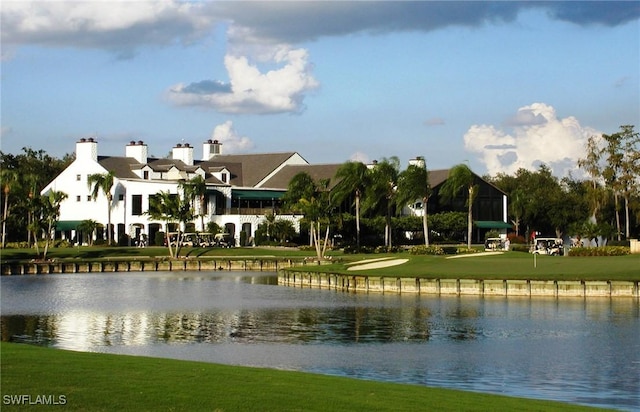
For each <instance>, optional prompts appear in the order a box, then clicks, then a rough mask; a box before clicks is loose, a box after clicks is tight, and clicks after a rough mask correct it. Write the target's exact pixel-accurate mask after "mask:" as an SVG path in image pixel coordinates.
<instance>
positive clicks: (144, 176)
mask: <svg viewBox="0 0 640 412" xmlns="http://www.w3.org/2000/svg"><path fill="white" fill-rule="evenodd" d="M142 178H143V179H144V180H149V171H148V170H145V171H144V172H142Z"/></svg>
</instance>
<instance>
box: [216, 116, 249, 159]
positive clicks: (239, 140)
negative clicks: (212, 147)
mask: <svg viewBox="0 0 640 412" xmlns="http://www.w3.org/2000/svg"><path fill="white" fill-rule="evenodd" d="M211 139H213V140H217V141H219V142H220V143H222V145H223V148H222V150H223V153H238V152H244V151H247V150H249V149H252V148H253V142H252V141H251V139H249V138H248V137H245V136H240V135H239V134H238V132H236V130H235V129H234V128H233V122H232V121H231V120H227V121H226V122H224V123H223V124H219V125H217V126H216V127H215V128H214V129H213V132H212V133H211Z"/></svg>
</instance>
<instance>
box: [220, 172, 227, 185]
mask: <svg viewBox="0 0 640 412" xmlns="http://www.w3.org/2000/svg"><path fill="white" fill-rule="evenodd" d="M221 177H222V179H220V180H222V182H223V183H227V174H226V173H223V174H222V176H221Z"/></svg>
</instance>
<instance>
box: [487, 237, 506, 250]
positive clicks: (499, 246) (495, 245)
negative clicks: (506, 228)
mask: <svg viewBox="0 0 640 412" xmlns="http://www.w3.org/2000/svg"><path fill="white" fill-rule="evenodd" d="M484 250H485V251H487V252H496V251H503V250H507V248H506V245H505V240H504V239H503V238H501V237H490V238H487V240H485V241H484Z"/></svg>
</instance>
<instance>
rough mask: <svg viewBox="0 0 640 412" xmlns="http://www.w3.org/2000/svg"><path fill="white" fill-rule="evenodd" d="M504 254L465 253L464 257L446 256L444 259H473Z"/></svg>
mask: <svg viewBox="0 0 640 412" xmlns="http://www.w3.org/2000/svg"><path fill="white" fill-rule="evenodd" d="M503 253H504V252H480V253H466V254H464V255H455V256H447V257H446V259H457V258H466V257H474V256H491V255H501V254H503Z"/></svg>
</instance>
